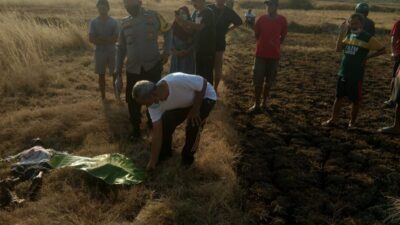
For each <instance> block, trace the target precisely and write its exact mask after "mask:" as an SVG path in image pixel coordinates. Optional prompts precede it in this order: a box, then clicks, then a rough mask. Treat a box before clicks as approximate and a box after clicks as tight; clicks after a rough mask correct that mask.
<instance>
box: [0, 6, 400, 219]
mask: <svg viewBox="0 0 400 225" xmlns="http://www.w3.org/2000/svg"><path fill="white" fill-rule="evenodd" d="M110 2H111V7H112V9H111V12H110V14H111V15H112V16H113V17H115V18H118V19H121V18H123V17H125V16H126V15H127V13H126V11H125V10H124V9H123V5H122V0H110ZM144 2H145V7H146V8H150V9H155V10H158V11H160V12H161V13H162V14H163V15H164V16H165V17H166V18H167V19H168V20H169V21H172V18H173V13H172V12H173V10H175V9H176V8H178V6H181V5H182V4H188V5H189V2H187V1H180V0H158V1H156V0H144ZM255 2H256V1H245V0H239V1H238V4H236V7H237V8H236V10H237V12H238V13H239V14H240V15H243V14H244V12H245V11H246V9H247V7H248V6H255V7H254V8H256V13H257V14H258V15H261V14H262V13H264V10H263V9H261V8H258V7H259V4H258V3H255ZM371 2H372V5H373V6H375V7H376V9H378V11H376V12H371V15H370V17H371V18H372V19H373V20H375V21H376V24H377V28H378V38H379V40H381V41H382V42H384V43H385V45H386V46H387V47H388V48H389V37H388V31H389V29H390V28H391V26H392V24H393V22H394V21H395V19H397V17H398V15H399V12H400V10H397V9H398V8H400V7H399V5H398V4H396V2H395V1H385V2H384V3H383V2H381V1H374V2H373V1H371ZM377 2H380V3H377ZM94 5H95V1H79V0H35V1H34V0H0V12H1V13H0V31H1V32H0V71H1V73H0V113H1V117H0V143H1V146H0V157H5V156H8V155H13V154H15V153H18V152H19V151H21V150H23V149H24V148H26V147H27V146H28V145H29V142H30V140H31V138H33V137H37V136H39V137H41V138H42V139H43V140H44V141H45V142H46V144H47V145H48V146H49V147H51V148H54V149H56V150H60V151H68V152H70V153H73V154H77V155H82V156H95V155H99V154H103V153H111V152H120V153H123V154H125V155H127V156H128V157H130V158H132V160H133V161H134V162H135V163H136V164H137V165H138V166H140V167H142V168H143V167H144V166H145V165H146V162H147V159H148V157H149V152H148V149H149V143H150V141H151V140H150V138H149V137H148V135H147V132H146V135H145V137H144V138H143V139H142V140H140V141H138V142H135V143H131V142H129V140H128V134H129V129H130V127H129V120H128V113H127V107H126V105H125V103H124V102H123V103H120V102H117V101H115V100H114V99H113V94H112V87H111V82H110V81H111V78H110V77H109V78H107V79H108V80H107V81H108V86H107V98H108V100H107V101H106V102H102V101H101V100H100V97H99V93H98V89H97V76H96V75H95V74H94V72H93V71H94V69H93V67H94V63H93V50H92V49H93V46H91V45H90V44H89V42H88V40H87V39H88V38H87V30H88V22H89V20H90V18H93V17H95V16H96V9H95V7H94ZM242 7H243V8H242ZM314 7H315V8H314V9H311V10H300V9H286V8H285V9H282V10H281V11H280V13H281V14H283V15H285V16H286V17H287V18H288V20H289V23H290V27H289V35H288V39H287V40H286V42H285V44H284V47H283V51H284V53H283V57H282V60H281V69H280V75H279V78H278V82H277V86H276V87H275V88H274V90H273V94H272V97H273V98H272V100H271V110H270V112H269V113H268V114H265V115H257V116H254V117H253V116H249V115H247V114H246V113H245V111H246V108H247V107H248V106H250V104H251V99H252V86H251V67H252V63H253V60H254V56H253V55H254V48H255V43H254V38H253V35H252V32H251V31H250V30H249V29H248V28H245V27H243V28H240V29H238V30H236V31H235V32H233V33H232V34H230V35H229V38H228V39H229V45H228V46H229V47H228V50H227V52H226V66H225V68H224V70H225V73H226V75H225V84H224V85H223V86H222V90H221V101H220V102H219V103H218V105H217V107H216V110H215V111H214V112H213V114H212V116H211V118H210V120H209V122H208V124H207V126H206V129H205V131H204V134H203V136H202V140H201V142H202V143H201V148H200V150H199V152H198V158H197V159H198V160H197V161H196V163H195V165H194V166H193V167H191V168H190V169H188V170H183V169H182V168H181V167H180V166H179V159H180V156H179V149H180V146H181V144H182V142H183V140H184V136H183V132H182V130H179V132H177V134H176V135H175V143H174V147H175V149H176V152H175V154H174V156H173V158H172V159H171V160H169V161H167V162H165V163H163V164H162V165H160V166H159V167H158V168H157V171H156V172H155V174H154V175H152V176H150V177H149V178H148V179H147V180H146V182H144V183H143V184H141V185H137V186H132V187H111V186H108V185H105V184H104V183H102V182H100V181H97V180H95V179H93V178H91V177H90V176H88V175H87V174H85V173H83V172H78V171H75V170H58V171H52V172H50V173H49V174H48V175H46V177H45V179H44V185H43V189H42V192H41V194H40V198H39V200H38V201H34V202H27V203H25V204H24V205H23V206H21V207H18V208H6V209H2V210H0V224H7V225H8V224H24V225H25V224H26V225H31V224H63V225H64V224H143V225H148V224H149V225H152V224H154V225H159V224H166V225H169V224H182V225H196V224H199V225H204V224H210V225H214V224H221V225H222V224H226V225H230V224H238V225H239V224H273V225H278V224H279V225H281V224H282V225H283V224H287V225H325V224H326V225H342V224H343V225H380V224H385V223H386V224H398V223H397V222H396V216H395V215H396V213H397V212H398V211H396V210H393V207H395V206H396V205H397V207H398V205H399V203H398V201H396V200H392V199H397V198H398V197H399V195H400V189H399V187H400V172H399V171H400V167H399V160H400V154H399V153H398V150H399V144H400V140H399V139H398V138H397V137H390V136H384V135H380V134H376V132H375V131H376V130H377V129H378V128H379V127H382V126H384V125H388V124H390V123H391V122H392V117H393V112H392V111H391V110H383V109H382V108H381V106H382V102H383V101H384V100H386V97H387V96H388V95H389V88H388V84H389V82H390V71H391V61H390V57H389V55H388V54H387V55H385V56H381V57H380V58H377V59H375V60H371V62H370V63H369V65H368V69H367V75H366V81H365V101H364V106H363V108H362V111H361V113H360V114H361V115H360V116H361V117H360V128H359V129H358V130H355V131H349V130H347V129H346V128H344V122H345V121H344V120H343V124H342V125H343V126H341V127H339V128H337V129H332V130H330V129H326V128H320V126H319V124H320V122H322V121H323V120H326V119H327V118H328V116H329V113H330V108H331V105H332V102H333V96H334V86H335V80H336V75H335V73H336V72H337V69H338V65H339V59H340V54H339V53H335V52H334V50H333V49H334V45H335V37H336V36H335V35H336V34H337V29H338V27H337V26H338V24H340V23H341V22H342V21H343V20H344V19H345V18H347V17H348V16H349V15H350V14H351V12H352V11H351V9H352V8H353V7H354V6H353V3H349V2H348V1H341V2H333V1H315V2H314ZM388 8H390V9H391V10H387V9H388ZM392 9H393V10H392ZM164 71H167V66H166V67H165V70H164ZM346 111H347V110H346ZM346 115H347V114H346ZM344 116H345V115H344ZM143 125H144V124H143ZM143 128H144V129H145V126H143ZM7 171H8V165H6V164H0V177H5V176H6V173H7ZM26 189H27V186H26V185H21V186H20V187H19V190H20V194H21V195H23V194H24V191H25V190H26ZM394 209H395V208H394ZM391 215H392V216H393V215H394V216H395V217H394V218H393V220H388V221H386V222H385V219H386V218H388V217H389V216H391Z"/></svg>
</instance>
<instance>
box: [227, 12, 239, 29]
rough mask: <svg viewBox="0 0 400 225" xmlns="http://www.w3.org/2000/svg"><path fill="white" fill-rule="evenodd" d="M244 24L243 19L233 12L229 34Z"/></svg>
mask: <svg viewBox="0 0 400 225" xmlns="http://www.w3.org/2000/svg"><path fill="white" fill-rule="evenodd" d="M242 24H243V20H242V18H240V16H239V15H238V14H237V13H236V12H235V11H233V10H232V25H231V26H230V27H229V28H228V33H229V32H231V31H233V30H235V29H236V28H238V27H240V26H241V25H242Z"/></svg>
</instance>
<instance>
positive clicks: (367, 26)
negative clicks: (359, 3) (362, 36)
mask: <svg viewBox="0 0 400 225" xmlns="http://www.w3.org/2000/svg"><path fill="white" fill-rule="evenodd" d="M363 30H364V31H365V32H367V33H369V34H370V35H372V36H375V23H374V21H372V20H371V19H369V18H368V17H366V18H365V21H364V28H363Z"/></svg>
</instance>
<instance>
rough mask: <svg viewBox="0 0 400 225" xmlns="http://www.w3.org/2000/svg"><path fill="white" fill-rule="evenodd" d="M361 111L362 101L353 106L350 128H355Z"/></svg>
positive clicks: (354, 103)
mask: <svg viewBox="0 0 400 225" xmlns="http://www.w3.org/2000/svg"><path fill="white" fill-rule="evenodd" d="M359 110H360V101H358V100H357V101H355V102H353V106H352V108H351V120H350V123H349V127H353V126H354V125H355V123H356V121H357V116H358V111H359Z"/></svg>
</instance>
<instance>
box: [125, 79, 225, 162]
mask: <svg viewBox="0 0 400 225" xmlns="http://www.w3.org/2000/svg"><path fill="white" fill-rule="evenodd" d="M132 97H133V99H135V101H136V102H137V103H139V104H141V105H146V106H148V110H149V113H150V117H151V120H152V122H153V134H152V144H151V156H150V161H149V163H148V164H147V170H153V169H154V168H155V166H156V164H157V162H158V161H159V160H163V159H166V158H168V157H169V156H171V154H172V148H171V147H172V146H171V145H172V134H173V133H174V131H175V129H176V127H177V126H178V125H179V124H181V123H183V122H184V121H185V120H187V124H186V141H185V145H184V147H183V149H182V165H185V166H190V165H191V164H192V163H193V161H194V153H195V152H196V149H197V147H198V144H199V140H200V133H201V130H202V128H203V126H204V124H205V121H206V119H207V117H208V115H209V113H210V112H211V110H212V109H213V107H214V105H215V102H216V101H217V95H216V93H215V90H214V87H213V86H212V85H211V84H210V83H208V82H207V80H206V79H204V78H203V77H201V76H197V75H190V74H185V73H172V74H169V75H167V76H165V77H163V78H162V79H161V80H160V81H159V82H158V83H157V84H155V83H153V82H151V81H145V80H143V81H139V82H138V83H137V84H136V85H135V86H134V87H133V90H132Z"/></svg>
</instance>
